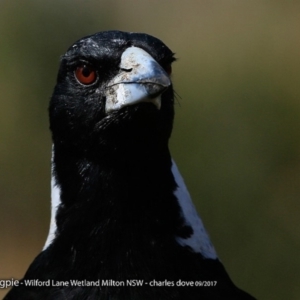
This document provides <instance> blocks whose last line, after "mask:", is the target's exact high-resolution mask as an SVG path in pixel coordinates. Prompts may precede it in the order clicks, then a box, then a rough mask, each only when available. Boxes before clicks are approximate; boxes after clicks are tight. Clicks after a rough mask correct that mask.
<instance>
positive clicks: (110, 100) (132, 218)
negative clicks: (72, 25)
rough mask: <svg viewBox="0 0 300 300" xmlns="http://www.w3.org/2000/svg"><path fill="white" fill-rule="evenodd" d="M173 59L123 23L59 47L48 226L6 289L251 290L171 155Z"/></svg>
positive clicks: (88, 295) (84, 293) (46, 292)
mask: <svg viewBox="0 0 300 300" xmlns="http://www.w3.org/2000/svg"><path fill="white" fill-rule="evenodd" d="M174 61H175V58H174V53H173V52H172V51H171V50H170V49H169V48H168V47H167V46H166V45H165V44H164V43H163V42H162V41H160V40H159V39H157V38H155V37H153V36H150V35H147V34H143V33H131V32H130V33H129V32H121V31H105V32H99V33H96V34H94V35H90V36H87V37H84V38H82V39H80V40H79V41H77V42H76V43H74V44H73V45H72V46H71V47H70V48H69V49H68V50H67V52H66V53H65V54H64V55H63V56H62V58H61V64H60V68H59V72H58V77H57V83H56V86H55V88H54V92H53V95H52V98H51V101H50V105H49V118H50V129H51V132H52V141H53V148H52V181H51V182H52V183H51V184H52V192H51V193H52V196H51V198H52V212H51V224H50V231H49V235H48V238H47V241H46V244H45V246H44V249H43V250H42V252H41V253H40V254H39V255H38V256H37V257H36V258H35V260H34V261H33V262H32V264H31V265H30V267H29V269H28V270H27V272H26V274H25V276H24V278H23V279H22V280H20V282H19V284H18V286H15V287H14V288H12V289H11V290H10V292H9V293H8V294H7V295H6V297H5V298H4V299H5V300H18V299H22V300H32V299H49V300H50V299H58V300H60V299H61V300H63V299H64V300H69V299H72V300H73V299H74V300H75V299H82V300H85V299H86V300H95V299H99V300H150V299H151V300H154V299H156V300H169V299H170V300H171V299H173V300H181V299H182V300H184V299H188V300H196V299H197V300H199V299H214V300H216V299H254V298H253V297H252V296H250V295H249V294H248V293H246V292H244V291H242V290H240V289H239V288H237V287H236V286H235V285H234V283H233V282H232V281H231V279H230V277H229V275H228V274H227V272H226V270H225V268H224V267H223V265H222V263H221V262H220V260H219V259H218V256H217V254H216V251H215V249H214V247H213V245H212V244H211V242H210V239H209V236H208V234H207V232H206V230H205V228H204V226H203V223H202V221H201V219H200V217H199V216H198V214H197V212H196V210H195V207H194V205H193V203H192V200H191V197H190V195H189V192H188V190H187V188H186V186H185V183H184V180H183V178H182V177H181V175H180V173H179V171H178V168H177V166H176V164H175V162H174V160H172V157H171V155H170V151H169V148H168V141H169V138H170V135H171V132H172V125H173V119H174V90H173V85H172V80H171V73H172V63H173V62H174Z"/></svg>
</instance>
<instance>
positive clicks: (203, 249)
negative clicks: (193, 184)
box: [172, 160, 218, 259]
mask: <svg viewBox="0 0 300 300" xmlns="http://www.w3.org/2000/svg"><path fill="white" fill-rule="evenodd" d="M172 163H173V165H172V173H173V175H174V178H175V181H176V183H177V185H178V188H177V189H176V191H175V192H174V195H175V196H176V198H177V200H178V203H179V205H180V207H181V210H182V215H183V218H184V219H185V222H186V225H188V226H191V227H192V229H193V234H192V235H191V236H190V237H189V238H187V239H184V238H181V237H176V240H177V242H178V243H179V244H180V245H182V246H189V247H191V248H192V250H193V251H195V252H200V253H201V254H202V256H203V257H205V258H209V259H217V258H218V256H217V253H216V250H215V248H214V246H213V245H212V243H211V241H210V238H209V236H208V233H207V232H206V230H205V228H204V225H203V222H202V220H201V219H200V217H199V215H198V214H197V211H196V209H195V206H194V204H193V202H192V199H191V196H190V194H189V192H188V190H187V188H186V185H185V183H184V180H183V178H182V176H181V174H180V173H179V170H178V168H177V166H176V164H175V162H174V160H172Z"/></svg>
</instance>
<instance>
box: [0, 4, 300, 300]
mask: <svg viewBox="0 0 300 300" xmlns="http://www.w3.org/2000/svg"><path fill="white" fill-rule="evenodd" d="M108 29H119V30H124V31H138V32H146V33H149V34H152V35H154V36H156V37H158V38H160V39H162V40H163V41H164V42H165V43H166V44H167V45H168V46H169V47H170V48H171V49H172V50H173V51H174V52H175V53H176V56H177V58H178V61H177V62H176V63H175V64H174V67H173V81H174V86H175V90H176V92H177V93H178V95H179V96H180V97H179V96H178V97H177V100H178V101H177V103H176V120H175V126H174V131H173V136H172V140H171V150H172V153H173V157H174V158H175V160H176V161H177V164H178V166H179V168H180V170H181V172H182V174H183V175H184V177H185V180H186V183H187V185H188V187H189V190H190V192H191V194H192V197H193V199H194V201H195V203H196V206H197V209H198V211H199V212H200V214H201V216H202V218H203V221H204V223H205V225H206V228H207V229H208V231H209V233H210V235H211V238H212V241H213V243H214V245H215V247H216V249H217V252H218V254H219V256H220V258H221V260H222V261H223V263H224V264H225V267H226V269H227V270H228V272H229V274H230V276H231V277H232V279H233V281H234V282H235V283H236V284H237V285H238V286H239V287H241V288H243V289H245V290H247V291H248V292H250V293H251V294H253V295H255V296H256V297H257V298H258V299H272V300H276V299H300V240H299V234H300V221H299V213H300V208H299V196H300V34H299V29H300V2H299V1H278V0H272V1H267V0H265V1H261V0H260V1H258V0H251V1H245V0H224V1H220V0H218V1H217V0H209V1H208V0H194V1H192V0H186V1H179V0H173V1H167V0H159V1H158V0H151V1H150V0H148V1H147V0H139V1H138V0H126V1H121V0H113V1H109V0H106V1H104V0H100V1H99V0H98V1H92V0H88V1H83V0H81V1H79V0H72V1H71V0H69V1H67V0H61V1H38V0H36V1H34V0H32V1H30V0H25V1H8V0H1V1H0V36H1V38H0V67H1V72H0V90H1V100H0V137H1V143H0V243H1V244H0V278H1V279H3V278H11V277H14V278H21V277H22V276H23V275H24V272H25V271H26V269H27V268H28V266H29V264H30V263H31V261H32V260H33V259H34V257H35V256H36V255H37V254H38V253H39V252H40V250H41V249H42V247H43V244H44V242H45V239H46V236H47V233H48V225H49V220H50V152H51V139H50V133H49V130H48V115H47V106H48V101H49V98H50V96H51V93H52V89H53V86H54V84H55V79H56V74H57V69H58V65H59V56H60V55H61V54H63V53H64V52H65V50H66V49H67V48H68V47H69V46H70V45H71V44H72V43H73V42H74V41H75V40H77V39H79V38H81V37H82V36H85V35H88V34H91V33H95V32H97V31H102V30H108ZM6 292H7V291H3V290H2V291H1V290H0V297H1V296H3V295H4V294H5V293H6Z"/></svg>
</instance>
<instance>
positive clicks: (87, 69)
mask: <svg viewBox="0 0 300 300" xmlns="http://www.w3.org/2000/svg"><path fill="white" fill-rule="evenodd" d="M75 77H76V79H77V80H78V81H79V82H80V83H82V84H85V85H88V84H92V83H94V82H95V80H96V77H97V76H96V71H95V70H94V69H93V68H92V67H91V66H88V65H82V66H79V67H77V69H76V70H75Z"/></svg>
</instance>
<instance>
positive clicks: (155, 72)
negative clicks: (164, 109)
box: [105, 47, 171, 113]
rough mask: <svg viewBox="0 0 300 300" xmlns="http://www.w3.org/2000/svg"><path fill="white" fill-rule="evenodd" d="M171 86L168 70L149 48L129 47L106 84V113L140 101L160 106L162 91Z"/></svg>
mask: <svg viewBox="0 0 300 300" xmlns="http://www.w3.org/2000/svg"><path fill="white" fill-rule="evenodd" d="M170 85H171V80H170V78H169V76H168V74H167V73H166V71H165V70H164V69H163V68H162V67H161V66H160V65H159V64H158V62H157V61H156V60H155V59H154V58H153V57H152V56H151V55H150V54H148V53H147V52H146V51H144V50H143V49H141V48H138V47H129V48H127V49H126V50H125V51H124V52H123V54H122V57H121V63H120V73H119V74H118V75H117V76H116V77H114V78H113V79H112V80H111V81H110V82H109V83H108V85H107V90H106V105H105V110H106V112H107V113H109V112H111V111H114V110H117V109H120V108H121V107H124V106H127V105H133V104H136V103H139V102H152V103H153V104H154V105H155V106H156V107H157V108H158V109H160V107H161V97H160V96H161V94H162V93H163V91H165V90H166V89H167V88H168V87H169V86H170Z"/></svg>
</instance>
